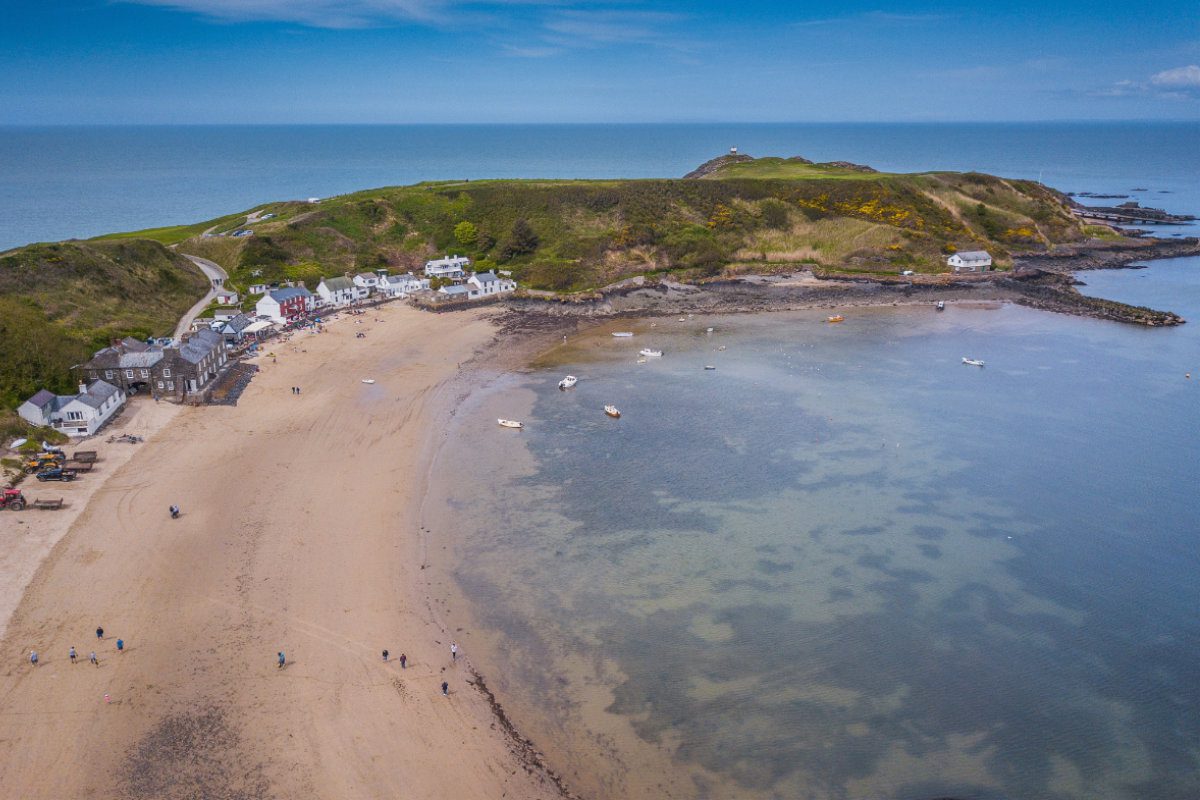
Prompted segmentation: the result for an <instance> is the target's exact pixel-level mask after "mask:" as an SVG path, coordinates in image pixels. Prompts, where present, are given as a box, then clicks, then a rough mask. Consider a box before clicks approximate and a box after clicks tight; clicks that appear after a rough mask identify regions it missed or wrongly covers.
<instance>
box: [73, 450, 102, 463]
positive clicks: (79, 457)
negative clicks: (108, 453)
mask: <svg viewBox="0 0 1200 800" xmlns="http://www.w3.org/2000/svg"><path fill="white" fill-rule="evenodd" d="M98 458H99V457H98V455H97V454H96V451H95V450H76V451H75V454H74V455H73V456H71V460H72V461H75V462H78V463H80V464H95V463H96V461H97V460H98Z"/></svg>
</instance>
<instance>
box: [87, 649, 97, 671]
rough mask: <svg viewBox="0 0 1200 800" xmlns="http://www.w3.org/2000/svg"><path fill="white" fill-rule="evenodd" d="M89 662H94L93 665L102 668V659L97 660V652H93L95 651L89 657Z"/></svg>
mask: <svg viewBox="0 0 1200 800" xmlns="http://www.w3.org/2000/svg"><path fill="white" fill-rule="evenodd" d="M88 661H91V662H92V664H94V665H96V666H97V667H98V666H100V659H98V658H96V651H95V650H93V651H92V652H91V654H90V655H89V656H88Z"/></svg>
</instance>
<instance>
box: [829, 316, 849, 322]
mask: <svg viewBox="0 0 1200 800" xmlns="http://www.w3.org/2000/svg"><path fill="white" fill-rule="evenodd" d="M845 319H846V318H845V317H843V316H842V315H841V314H834V315H833V316H832V317H826V318H825V321H826V322H842V321H843V320H845Z"/></svg>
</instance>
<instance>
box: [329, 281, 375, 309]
mask: <svg viewBox="0 0 1200 800" xmlns="http://www.w3.org/2000/svg"><path fill="white" fill-rule="evenodd" d="M367 295H368V291H367V290H366V289H362V288H360V287H358V286H355V285H354V281H352V280H351V279H350V278H345V277H342V278H322V279H321V282H320V283H318V284H317V297H319V298H321V305H323V306H326V307H329V308H344V307H346V306H348V305H350V304H351V303H353V302H354V301H356V300H365V299H366V298H367Z"/></svg>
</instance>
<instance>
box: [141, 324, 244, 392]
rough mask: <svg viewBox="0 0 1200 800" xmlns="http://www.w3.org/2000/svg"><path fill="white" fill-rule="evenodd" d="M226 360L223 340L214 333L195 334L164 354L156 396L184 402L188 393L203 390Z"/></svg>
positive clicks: (156, 381)
mask: <svg viewBox="0 0 1200 800" xmlns="http://www.w3.org/2000/svg"><path fill="white" fill-rule="evenodd" d="M227 360H228V355H226V353H225V337H224V336H223V335H222V334H220V333H218V332H217V331H214V330H205V331H198V332H197V333H194V334H192V335H191V336H189V337H187V339H186V340H185V341H184V342H183V343H182V344H181V345H179V347H170V348H167V349H166V350H164V351H163V360H162V363H161V364H160V365H159V369H158V373H157V375H156V376H155V383H154V391H155V394H156V395H159V396H163V397H173V398H174V399H176V400H183V399H184V398H185V397H186V396H187V395H188V394H192V393H195V392H201V391H204V389H206V388H207V387H208V385H209V384H210V383H212V381H213V379H215V378H216V377H217V374H218V372H219V371H220V369H221V367H223V366H225V362H226V361H227Z"/></svg>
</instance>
